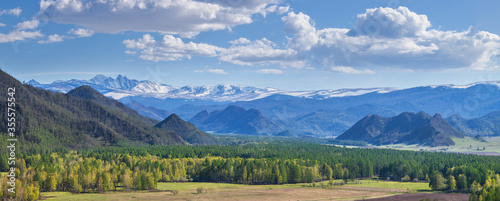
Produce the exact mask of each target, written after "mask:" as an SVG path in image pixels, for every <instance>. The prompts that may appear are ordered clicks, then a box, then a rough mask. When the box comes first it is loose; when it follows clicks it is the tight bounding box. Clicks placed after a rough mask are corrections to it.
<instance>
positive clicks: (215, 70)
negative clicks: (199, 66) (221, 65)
mask: <svg viewBox="0 0 500 201" xmlns="http://www.w3.org/2000/svg"><path fill="white" fill-rule="evenodd" d="M194 72H196V73H213V74H219V75H226V74H228V73H226V71H224V69H207V70H195V71H194Z"/></svg>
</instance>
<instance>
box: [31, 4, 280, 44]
mask: <svg viewBox="0 0 500 201" xmlns="http://www.w3.org/2000/svg"><path fill="white" fill-rule="evenodd" d="M278 4H279V1H278V0H245V1H242V0H211V1H198V0H118V1H116V0H109V1H108V0H100V1H97V2H92V1H90V0H41V2H40V12H41V13H44V12H45V13H47V14H48V15H50V16H51V18H50V19H51V20H53V21H55V22H58V23H64V24H75V25H78V26H83V27H85V28H88V29H92V30H94V31H96V32H103V33H117V32H122V31H137V32H163V33H167V34H179V35H180V36H182V37H192V36H195V35H197V34H199V33H200V32H204V31H212V30H222V29H231V27H234V26H237V25H242V24H249V23H252V21H253V20H252V16H253V15H255V14H262V15H264V16H265V15H266V14H267V13H268V12H270V11H269V10H270V9H269V7H272V6H276V5H278ZM271 10H272V9H271ZM274 10H275V11H277V10H279V9H274ZM282 10H283V9H282ZM275 11H273V12H275ZM160 19H161V20H160ZM173 19H175V20H173Z"/></svg>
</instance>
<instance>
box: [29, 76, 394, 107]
mask: <svg viewBox="0 0 500 201" xmlns="http://www.w3.org/2000/svg"><path fill="white" fill-rule="evenodd" d="M28 84H30V85H33V86H35V87H40V88H43V89H48V90H51V91H57V92H61V93H67V92H69V91H70V90H72V89H74V88H76V87H79V86H82V85H89V86H91V87H92V88H94V89H96V90H98V91H99V92H101V93H103V94H105V95H106V96H109V97H112V98H114V99H120V98H124V97H128V96H137V95H142V96H149V97H155V98H182V99H200V100H211V101H216V102H224V101H230V102H234V101H251V100H255V99H260V98H264V97H268V96H271V95H274V94H283V95H289V96H294V97H304V98H312V99H326V98H331V97H343V96H356V95H361V94H366V93H371V92H378V93H387V92H390V91H394V90H398V89H396V88H388V87H383V88H368V89H339V90H311V91H284V90H278V89H274V88H261V87H250V86H240V85H235V84H218V85H208V86H182V87H174V86H171V85H166V84H159V83H154V82H151V81H149V80H143V81H138V80H135V79H128V78H127V77H126V76H122V75H118V76H117V77H116V79H113V78H111V77H106V76H104V75H96V76H95V77H94V78H92V79H90V80H77V79H72V80H68V81H55V82H53V83H51V84H40V83H39V82H37V81H36V80H30V81H29V82H28Z"/></svg>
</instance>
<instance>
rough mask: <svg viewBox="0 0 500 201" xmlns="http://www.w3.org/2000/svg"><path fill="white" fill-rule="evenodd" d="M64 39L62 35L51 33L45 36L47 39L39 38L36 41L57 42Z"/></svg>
mask: <svg viewBox="0 0 500 201" xmlns="http://www.w3.org/2000/svg"><path fill="white" fill-rule="evenodd" d="M63 41H64V36H60V35H58V34H53V35H50V36H49V37H47V40H40V41H38V43H40V44H49V43H57V42H63Z"/></svg>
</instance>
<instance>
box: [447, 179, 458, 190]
mask: <svg viewBox="0 0 500 201" xmlns="http://www.w3.org/2000/svg"><path fill="white" fill-rule="evenodd" d="M448 190H450V191H455V190H457V181H456V180H455V177H454V176H453V175H450V176H449V177H448Z"/></svg>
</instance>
